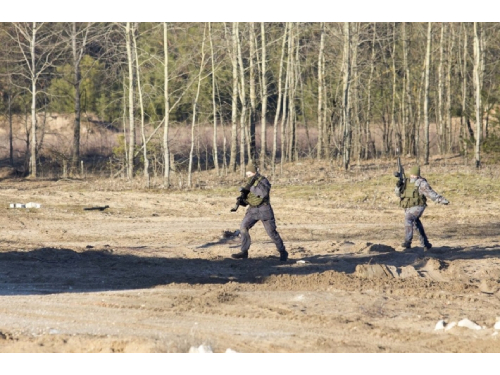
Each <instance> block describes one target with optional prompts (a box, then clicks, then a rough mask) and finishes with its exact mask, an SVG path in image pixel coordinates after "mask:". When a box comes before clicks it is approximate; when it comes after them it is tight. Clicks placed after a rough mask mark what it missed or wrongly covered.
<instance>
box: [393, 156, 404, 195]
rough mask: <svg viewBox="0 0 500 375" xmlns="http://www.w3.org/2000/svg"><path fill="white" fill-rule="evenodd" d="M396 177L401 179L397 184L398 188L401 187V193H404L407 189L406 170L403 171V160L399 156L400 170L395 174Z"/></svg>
mask: <svg viewBox="0 0 500 375" xmlns="http://www.w3.org/2000/svg"><path fill="white" fill-rule="evenodd" d="M394 177H397V178H399V181H398V182H397V183H396V186H397V187H399V191H400V192H403V191H404V189H405V183H406V176H405V170H404V169H403V165H401V158H400V157H399V155H398V170H397V172H394Z"/></svg>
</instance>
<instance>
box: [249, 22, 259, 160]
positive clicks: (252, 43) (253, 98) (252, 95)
mask: <svg viewBox="0 0 500 375" xmlns="http://www.w3.org/2000/svg"><path fill="white" fill-rule="evenodd" d="M249 27H250V33H249V44H250V58H249V60H250V128H249V130H250V139H249V143H250V153H249V155H248V158H249V160H251V162H252V163H253V165H255V166H256V165H257V149H256V146H255V123H256V122H257V110H256V101H257V94H256V93H255V66H254V60H255V30H254V27H255V25H254V23H253V22H250V24H249Z"/></svg>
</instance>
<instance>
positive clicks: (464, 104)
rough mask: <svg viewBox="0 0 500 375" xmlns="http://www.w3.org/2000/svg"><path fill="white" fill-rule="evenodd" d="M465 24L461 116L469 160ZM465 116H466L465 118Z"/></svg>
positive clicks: (465, 147)
mask: <svg viewBox="0 0 500 375" xmlns="http://www.w3.org/2000/svg"><path fill="white" fill-rule="evenodd" d="M462 26H463V36H464V51H463V62H462V111H461V116H460V125H461V127H460V129H461V130H460V134H461V136H462V147H463V151H464V160H465V161H466V162H467V154H468V149H469V148H468V145H467V130H466V122H467V120H466V117H468V116H467V113H468V110H467V56H468V53H467V50H468V46H467V41H468V38H467V27H466V24H465V23H462ZM464 117H465V118H464Z"/></svg>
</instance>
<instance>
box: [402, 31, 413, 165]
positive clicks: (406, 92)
mask: <svg viewBox="0 0 500 375" xmlns="http://www.w3.org/2000/svg"><path fill="white" fill-rule="evenodd" d="M402 33H403V69H404V72H405V74H404V80H403V87H404V88H403V100H402V102H403V106H402V107H403V148H402V151H403V155H406V154H412V153H413V151H412V149H411V146H410V144H411V142H412V134H413V133H414V130H410V129H409V128H410V118H412V117H413V113H412V103H411V88H410V85H411V80H410V68H409V66H408V34H407V33H406V22H403V23H402ZM413 142H414V140H413Z"/></svg>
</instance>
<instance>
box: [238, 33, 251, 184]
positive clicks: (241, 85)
mask: <svg viewBox="0 0 500 375" xmlns="http://www.w3.org/2000/svg"><path fill="white" fill-rule="evenodd" d="M236 44H237V45H236V47H237V51H238V65H239V68H240V69H239V71H240V83H239V85H238V93H239V96H240V102H241V113H240V173H241V176H242V177H245V172H246V165H245V146H246V132H247V126H246V123H245V121H246V110H247V98H246V92H245V69H244V67H243V57H242V55H241V42H240V36H239V32H238V31H237V33H236ZM248 157H249V159H251V155H248Z"/></svg>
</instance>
